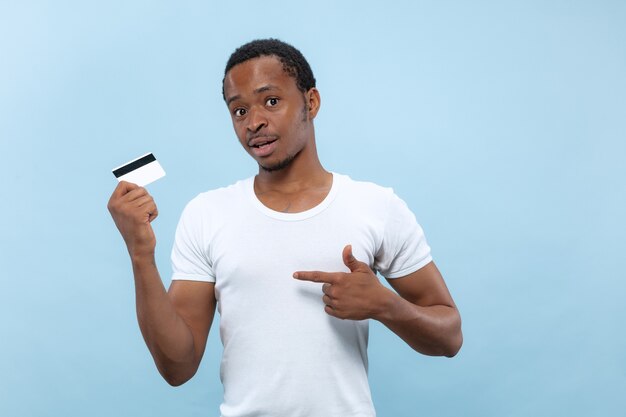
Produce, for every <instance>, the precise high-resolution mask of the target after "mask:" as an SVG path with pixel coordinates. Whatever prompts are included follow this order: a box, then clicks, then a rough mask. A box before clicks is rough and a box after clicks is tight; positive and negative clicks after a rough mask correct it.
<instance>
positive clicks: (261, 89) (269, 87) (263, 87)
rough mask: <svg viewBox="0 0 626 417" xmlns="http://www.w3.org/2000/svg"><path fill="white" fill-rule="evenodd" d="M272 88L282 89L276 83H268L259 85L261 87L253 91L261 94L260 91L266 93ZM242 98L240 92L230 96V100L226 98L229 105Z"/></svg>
mask: <svg viewBox="0 0 626 417" xmlns="http://www.w3.org/2000/svg"><path fill="white" fill-rule="evenodd" d="M272 90H280V88H279V87H277V86H275V85H273V84H268V85H264V86H262V87H259V88H257V89H255V90H254V91H253V93H254V94H260V93H264V92H266V91H272ZM240 98H241V95H240V94H237V95H235V96H232V97H230V98H228V100H226V105H227V106H229V105H230V103H232V102H233V101H235V100H239V99H240Z"/></svg>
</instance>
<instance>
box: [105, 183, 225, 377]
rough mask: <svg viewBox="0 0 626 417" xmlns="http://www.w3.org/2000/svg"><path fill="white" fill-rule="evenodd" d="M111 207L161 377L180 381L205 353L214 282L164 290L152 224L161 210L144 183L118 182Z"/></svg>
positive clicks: (179, 284)
mask: <svg viewBox="0 0 626 417" xmlns="http://www.w3.org/2000/svg"><path fill="white" fill-rule="evenodd" d="M108 209H109V211H110V212H111V216H112V217H113V220H114V221H115V225H116V226H117V228H118V229H119V231H120V233H121V235H122V237H123V238H124V241H125V242H126V247H127V249H128V253H129V255H130V259H131V263H132V267H133V274H134V277H135V298H136V305H137V319H138V322H139V327H140V329H141V333H142V335H143V337H144V340H145V342H146V345H147V346H148V349H149V350H150V353H151V354H152V357H153V358H154V362H155V363H156V366H157V368H158V370H159V372H160V373H161V375H162V376H163V378H165V380H166V381H167V382H168V383H169V384H171V385H181V384H183V383H185V382H186V381H188V380H189V379H190V378H191V377H192V376H193V375H194V374H195V373H196V371H197V370H198V366H199V365H200V360H201V359H202V354H203V353H204V348H205V346H206V340H207V337H208V334H209V329H210V327H211V323H212V321H213V317H214V314H215V303H216V302H215V293H214V285H213V284H212V283H206V282H193V281H180V282H178V281H175V282H174V283H173V284H172V285H171V286H170V289H169V292H167V291H166V290H165V287H164V286H163V282H162V281H161V278H160V276H159V271H158V269H157V266H156V263H155V260H154V249H155V247H156V238H155V235H154V232H153V230H152V226H151V225H150V223H151V222H152V221H153V220H154V219H156V217H157V216H158V210H157V207H156V204H155V203H154V200H153V199H152V197H151V196H150V194H148V192H147V191H146V190H145V189H144V188H142V187H139V186H137V185H135V184H131V183H128V182H124V181H122V182H120V183H119V184H118V186H117V187H116V188H115V190H114V191H113V194H112V195H111V198H110V200H109V204H108Z"/></svg>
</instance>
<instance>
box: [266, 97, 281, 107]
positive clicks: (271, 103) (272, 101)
mask: <svg viewBox="0 0 626 417" xmlns="http://www.w3.org/2000/svg"><path fill="white" fill-rule="evenodd" d="M277 104H278V99H277V98H276V97H270V98H268V99H267V101H266V102H265V105H266V106H268V107H274V106H275V105H277Z"/></svg>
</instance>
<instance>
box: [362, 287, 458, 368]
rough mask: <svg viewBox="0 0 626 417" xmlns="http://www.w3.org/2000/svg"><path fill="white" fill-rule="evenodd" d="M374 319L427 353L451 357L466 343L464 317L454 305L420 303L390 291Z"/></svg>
mask: <svg viewBox="0 0 626 417" xmlns="http://www.w3.org/2000/svg"><path fill="white" fill-rule="evenodd" d="M374 318H375V319H377V320H378V321H380V322H381V323H383V324H384V325H385V326H387V327H388V328H389V329H390V330H391V331H393V332H394V333H395V334H397V335H398V336H399V337H400V338H401V339H402V340H404V341H405V342H406V343H407V344H408V345H409V346H411V347H412V348H413V349H414V350H416V351H418V352H420V353H423V354H425V355H431V356H448V357H452V356H454V355H456V353H457V352H458V351H459V349H460V348H461V345H462V343H463V335H462V333H461V317H460V315H459V312H458V310H457V309H456V308H455V307H453V306H447V305H432V306H419V305H415V304H413V303H411V302H410V301H408V300H406V299H404V298H402V297H400V296H399V295H398V294H396V293H395V292H392V291H391V290H389V292H388V293H387V295H386V296H385V297H384V308H382V310H381V311H380V313H378V314H377V316H376V317H374Z"/></svg>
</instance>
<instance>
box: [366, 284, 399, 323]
mask: <svg viewBox="0 0 626 417" xmlns="http://www.w3.org/2000/svg"><path fill="white" fill-rule="evenodd" d="M398 297H399V296H398V295H397V294H396V293H395V292H393V291H391V290H389V289H388V288H385V287H383V291H381V292H380V296H379V297H377V299H378V302H377V303H376V306H375V308H374V309H373V312H372V318H373V319H374V320H378V321H380V322H381V323H383V322H385V321H386V320H389V319H390V318H391V317H392V316H393V309H394V308H395V305H396V302H397V298H398Z"/></svg>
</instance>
